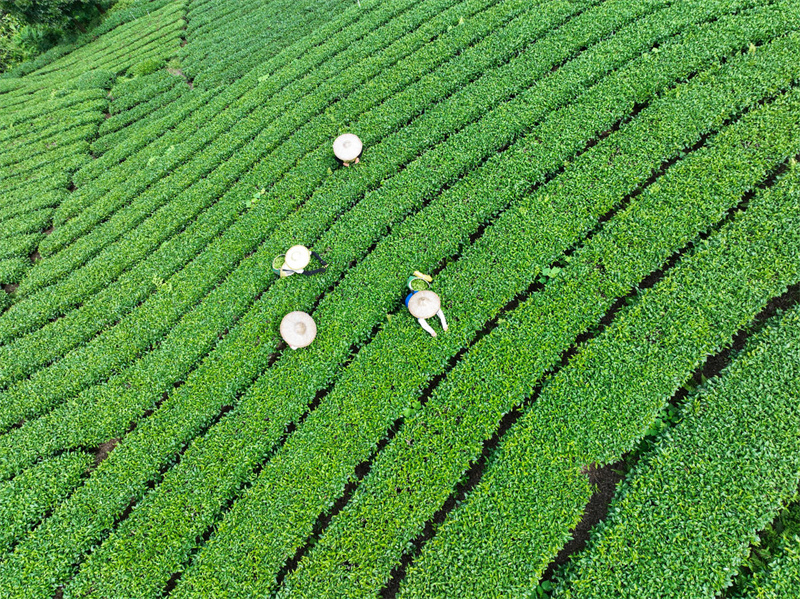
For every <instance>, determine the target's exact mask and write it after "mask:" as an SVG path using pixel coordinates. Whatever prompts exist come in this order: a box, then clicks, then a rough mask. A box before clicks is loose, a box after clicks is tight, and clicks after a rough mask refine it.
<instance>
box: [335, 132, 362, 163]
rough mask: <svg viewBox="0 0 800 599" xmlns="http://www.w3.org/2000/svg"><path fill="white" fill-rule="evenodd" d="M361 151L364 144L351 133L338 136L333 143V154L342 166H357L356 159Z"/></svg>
mask: <svg viewBox="0 0 800 599" xmlns="http://www.w3.org/2000/svg"><path fill="white" fill-rule="evenodd" d="M363 149H364V144H362V143H361V140H360V139H359V138H358V136H356V135H353V134H352V133H345V134H344V135H340V136H339V137H337V138H336V139H335V140H334V142H333V153H334V154H335V155H336V158H338V159H339V160H340V161H341V163H342V164H343V165H344V166H350V164H351V163H354V164H358V157H359V156H360V155H361V151H362V150H363Z"/></svg>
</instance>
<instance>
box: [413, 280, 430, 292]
mask: <svg viewBox="0 0 800 599" xmlns="http://www.w3.org/2000/svg"><path fill="white" fill-rule="evenodd" d="M408 288H409V289H410V290H411V291H425V290H426V289H430V288H431V286H430V285H429V284H428V281H426V280H425V279H421V278H419V277H408Z"/></svg>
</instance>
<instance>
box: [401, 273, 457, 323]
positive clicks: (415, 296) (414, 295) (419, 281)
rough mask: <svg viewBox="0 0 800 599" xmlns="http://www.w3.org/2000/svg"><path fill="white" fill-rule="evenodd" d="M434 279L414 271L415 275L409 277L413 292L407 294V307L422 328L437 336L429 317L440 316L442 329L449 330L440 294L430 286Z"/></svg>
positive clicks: (410, 287)
mask: <svg viewBox="0 0 800 599" xmlns="http://www.w3.org/2000/svg"><path fill="white" fill-rule="evenodd" d="M432 280H433V279H432V278H431V277H430V276H429V275H425V274H422V273H421V272H419V271H417V270H415V271H414V275H413V276H411V277H408V288H409V289H410V290H411V293H409V294H408V295H407V296H406V307H407V308H408V311H409V312H411V315H412V316H414V317H415V318H416V319H417V321H418V322H419V324H420V325H421V326H422V328H423V329H425V330H426V331H427V332H428V333H430V334H431V336H432V337H436V331H434V330H433V329H432V328H431V325H429V324H428V322H427V319H428V318H432V317H434V316H438V317H439V321H440V322H441V323H442V329H443V330H445V331H446V330H447V321H446V320H445V318H444V312H442V301H441V300H440V299H439V296H438V295H436V294H435V293H434V292H433V291H431V290H430V289H429V288H428V287H429V283H430V282H431V281H432Z"/></svg>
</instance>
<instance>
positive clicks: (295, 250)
mask: <svg viewBox="0 0 800 599" xmlns="http://www.w3.org/2000/svg"><path fill="white" fill-rule="evenodd" d="M309 262H311V252H310V251H309V249H308V248H307V247H306V246H304V245H293V246H292V247H290V248H289V249H288V250H287V252H286V262H285V264H286V266H288V267H289V268H291V269H292V270H300V269H302V268H305V267H306V266H308V263H309Z"/></svg>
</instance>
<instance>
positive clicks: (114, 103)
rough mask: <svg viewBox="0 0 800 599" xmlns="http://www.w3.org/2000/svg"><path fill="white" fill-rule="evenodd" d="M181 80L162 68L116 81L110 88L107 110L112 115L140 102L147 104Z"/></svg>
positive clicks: (133, 106)
mask: <svg viewBox="0 0 800 599" xmlns="http://www.w3.org/2000/svg"><path fill="white" fill-rule="evenodd" d="M181 81H182V80H181V78H180V77H175V76H174V75H170V74H169V73H167V71H166V70H163V69H162V70H159V71H158V72H156V73H153V74H151V75H143V76H140V77H133V78H132V79H123V80H122V81H118V82H117V83H116V85H114V87H113V88H112V90H111V104H109V110H108V111H109V113H110V114H111V115H112V116H113V115H116V114H119V113H120V112H125V111H126V110H130V109H131V108H135V107H137V106H139V105H141V104H147V103H148V102H150V101H151V100H152V99H153V98H156V97H158V96H159V95H160V94H163V93H164V92H166V91H168V90H170V89H172V88H173V87H175V86H176V85H177V84H178V82H181Z"/></svg>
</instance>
